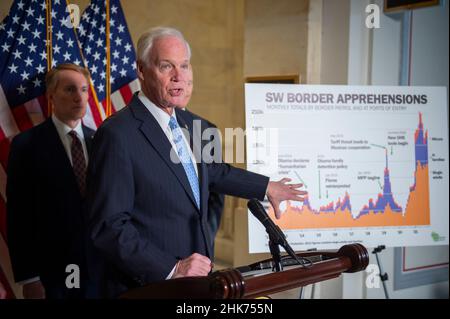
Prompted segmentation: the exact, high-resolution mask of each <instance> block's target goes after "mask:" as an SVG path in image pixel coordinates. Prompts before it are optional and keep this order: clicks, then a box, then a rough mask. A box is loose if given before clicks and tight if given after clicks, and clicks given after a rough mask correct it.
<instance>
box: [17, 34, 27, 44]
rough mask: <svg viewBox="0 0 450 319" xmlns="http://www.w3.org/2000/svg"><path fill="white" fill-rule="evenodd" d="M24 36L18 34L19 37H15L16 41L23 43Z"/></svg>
mask: <svg viewBox="0 0 450 319" xmlns="http://www.w3.org/2000/svg"><path fill="white" fill-rule="evenodd" d="M25 40H26V39H25V38H24V37H23V35H20V37H19V38H18V39H17V41H19V44H25Z"/></svg>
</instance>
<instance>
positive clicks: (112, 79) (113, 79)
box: [109, 75, 116, 84]
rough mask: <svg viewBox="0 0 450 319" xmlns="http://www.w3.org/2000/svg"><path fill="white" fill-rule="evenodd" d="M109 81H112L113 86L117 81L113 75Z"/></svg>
mask: <svg viewBox="0 0 450 319" xmlns="http://www.w3.org/2000/svg"><path fill="white" fill-rule="evenodd" d="M109 80H110V82H111V84H113V83H114V81H115V80H116V79H115V78H114V77H113V76H112V75H111V77H110V78H109Z"/></svg>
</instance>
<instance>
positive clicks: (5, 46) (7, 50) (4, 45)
mask: <svg viewBox="0 0 450 319" xmlns="http://www.w3.org/2000/svg"><path fill="white" fill-rule="evenodd" d="M9 47H10V45H8V44H6V43H3V45H2V48H3V52H9Z"/></svg>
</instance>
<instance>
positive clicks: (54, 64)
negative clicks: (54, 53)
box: [52, 59, 58, 68]
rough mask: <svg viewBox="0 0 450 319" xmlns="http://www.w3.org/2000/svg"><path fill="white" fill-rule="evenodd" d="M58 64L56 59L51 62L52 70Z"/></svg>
mask: <svg viewBox="0 0 450 319" xmlns="http://www.w3.org/2000/svg"><path fill="white" fill-rule="evenodd" d="M57 63H58V61H57V60H56V59H53V60H52V68H54V67H55V66H56V64H57Z"/></svg>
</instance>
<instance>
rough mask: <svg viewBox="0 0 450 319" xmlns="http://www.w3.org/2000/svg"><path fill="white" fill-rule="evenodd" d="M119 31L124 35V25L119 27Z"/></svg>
mask: <svg viewBox="0 0 450 319" xmlns="http://www.w3.org/2000/svg"><path fill="white" fill-rule="evenodd" d="M118 29H119V33H122V32H124V31H125V27H124V26H123V25H119V27H118Z"/></svg>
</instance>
